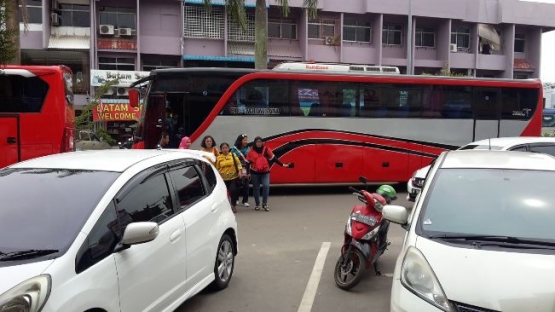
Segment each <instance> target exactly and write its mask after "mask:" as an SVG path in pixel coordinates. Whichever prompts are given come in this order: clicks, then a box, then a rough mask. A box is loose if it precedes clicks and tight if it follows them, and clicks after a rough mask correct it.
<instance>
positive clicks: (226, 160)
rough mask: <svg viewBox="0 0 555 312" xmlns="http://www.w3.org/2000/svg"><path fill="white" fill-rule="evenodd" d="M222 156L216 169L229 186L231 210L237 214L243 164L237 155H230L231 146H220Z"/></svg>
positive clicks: (224, 144)
mask: <svg viewBox="0 0 555 312" xmlns="http://www.w3.org/2000/svg"><path fill="white" fill-rule="evenodd" d="M220 150H221V151H222V152H221V154H219V155H218V157H217V158H216V169H218V172H219V173H220V175H221V176H222V179H223V180H224V182H225V185H226V186H227V190H228V192H229V195H230V197H231V210H233V212H234V213H235V212H237V208H236V206H237V200H238V199H239V189H238V186H239V182H240V179H241V177H242V173H241V169H242V166H241V162H240V161H239V159H238V158H237V156H235V154H233V153H230V148H229V144H227V143H225V142H224V143H222V144H221V145H220Z"/></svg>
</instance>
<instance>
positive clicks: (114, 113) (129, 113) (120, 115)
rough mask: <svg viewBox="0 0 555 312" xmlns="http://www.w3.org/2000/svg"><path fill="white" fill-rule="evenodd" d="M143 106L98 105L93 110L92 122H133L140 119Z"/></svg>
mask: <svg viewBox="0 0 555 312" xmlns="http://www.w3.org/2000/svg"><path fill="white" fill-rule="evenodd" d="M142 108H143V106H142V105H140V106H139V107H131V106H130V105H129V104H102V103H101V104H99V105H96V106H94V108H93V121H134V120H139V118H140V117H141V110H142Z"/></svg>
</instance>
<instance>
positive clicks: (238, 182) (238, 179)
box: [231, 153, 243, 186]
mask: <svg viewBox="0 0 555 312" xmlns="http://www.w3.org/2000/svg"><path fill="white" fill-rule="evenodd" d="M231 158H232V159H233V165H235V172H237V180H236V181H235V183H237V185H239V186H241V185H242V184H243V179H240V178H239V166H237V161H235V158H236V157H235V155H233V153H231Z"/></svg>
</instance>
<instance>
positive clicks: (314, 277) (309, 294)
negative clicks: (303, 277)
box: [297, 242, 331, 312]
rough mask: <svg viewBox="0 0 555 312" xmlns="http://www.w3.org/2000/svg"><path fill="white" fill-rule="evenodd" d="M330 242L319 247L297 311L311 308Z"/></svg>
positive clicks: (300, 311)
mask: <svg viewBox="0 0 555 312" xmlns="http://www.w3.org/2000/svg"><path fill="white" fill-rule="evenodd" d="M330 246H331V243H330V242H324V243H322V247H321V248H320V252H319V253H318V256H317V257H316V262H315V263H314V267H313V268H312V274H310V278H309V280H308V284H307V285H306V289H305V290H304V295H303V300H302V301H301V305H300V306H299V309H298V310H297V312H310V311H311V310H312V305H313V304H314V298H315V297H316V291H317V290H318V284H319V283H320V278H321V277H322V270H323V269H324V264H325V263H326V257H327V255H328V251H329V250H330Z"/></svg>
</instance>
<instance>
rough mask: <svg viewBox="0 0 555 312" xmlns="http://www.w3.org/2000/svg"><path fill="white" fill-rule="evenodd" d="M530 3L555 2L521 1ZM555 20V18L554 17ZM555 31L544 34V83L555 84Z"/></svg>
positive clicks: (547, 0)
mask: <svg viewBox="0 0 555 312" xmlns="http://www.w3.org/2000/svg"><path fill="white" fill-rule="evenodd" d="M521 1H530V2H544V3H553V5H555V0H521ZM554 18H555V16H554ZM554 54H555V31H550V32H548V33H544V34H543V38H542V59H541V64H542V68H541V77H540V78H541V79H542V80H543V81H544V82H555V57H554Z"/></svg>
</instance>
